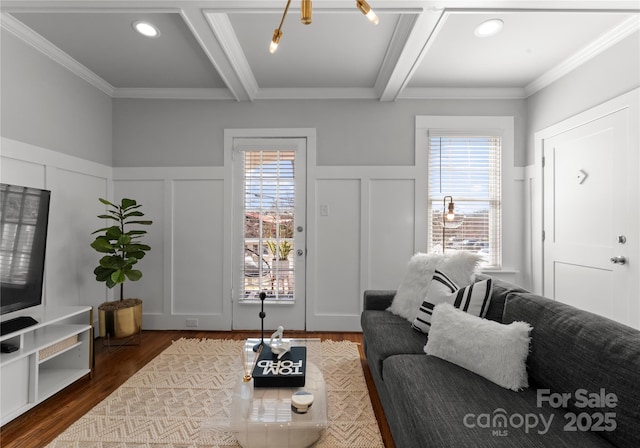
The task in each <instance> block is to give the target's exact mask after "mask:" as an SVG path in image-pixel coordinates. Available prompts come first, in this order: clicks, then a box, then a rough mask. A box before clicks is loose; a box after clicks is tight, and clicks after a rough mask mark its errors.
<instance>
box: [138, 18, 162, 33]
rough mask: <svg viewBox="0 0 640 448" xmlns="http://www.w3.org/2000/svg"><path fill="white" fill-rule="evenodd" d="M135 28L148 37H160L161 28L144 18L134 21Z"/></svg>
mask: <svg viewBox="0 0 640 448" xmlns="http://www.w3.org/2000/svg"><path fill="white" fill-rule="evenodd" d="M133 29H134V30H136V31H137V32H138V33H140V34H142V35H143V36H146V37H158V36H160V30H158V28H156V27H155V25H153V24H152V23H149V22H145V21H143V20H140V21H137V22H133Z"/></svg>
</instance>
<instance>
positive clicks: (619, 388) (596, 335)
mask: <svg viewBox="0 0 640 448" xmlns="http://www.w3.org/2000/svg"><path fill="white" fill-rule="evenodd" d="M484 278H487V277H486V276H483V275H478V276H477V278H476V280H481V279H484ZM394 293H395V291H366V292H365V294H364V311H363V313H362V317H361V322H362V329H363V334H364V351H365V355H366V358H367V362H368V364H369V367H370V370H371V373H372V375H373V378H374V381H375V384H376V388H377V391H378V393H379V395H380V398H381V401H382V405H383V408H384V412H385V416H386V418H387V420H388V422H389V426H390V428H391V432H392V435H393V439H394V441H395V445H396V447H398V448H411V447H416V448H424V447H428V448H439V447H551V448H556V447H572V448H573V447H580V448H588V447H596V446H597V447H611V446H617V447H628V448H631V447H634V448H636V447H640V331H637V330H635V329H632V328H630V327H628V326H625V325H622V324H619V323H616V322H613V321H611V320H609V319H606V318H603V317H600V316H597V315H594V314H591V313H588V312H585V311H582V310H578V309H576V308H574V307H571V306H569V305H565V304H562V303H559V302H556V301H553V300H549V299H547V298H544V297H540V296H537V295H534V294H530V293H528V292H527V291H525V290H523V289H521V288H519V287H517V286H515V285H512V284H509V283H506V282H503V281H500V280H498V279H495V278H494V279H493V290H492V296H491V302H490V305H489V309H488V312H487V315H486V318H488V319H491V320H494V321H497V322H501V323H504V324H509V323H511V322H514V321H524V322H528V323H529V324H530V325H531V326H532V327H533V330H532V331H531V334H530V336H531V342H530V352H529V356H528V358H527V373H528V377H529V387H528V388H526V389H523V390H521V391H519V392H514V391H512V390H508V389H505V388H503V387H500V386H498V385H496V384H494V383H493V382H491V381H488V380H486V379H485V378H483V377H481V376H479V375H477V374H475V373H473V372H470V371H468V370H465V369H464V368H462V367H459V366H458V365H455V364H452V363H450V362H448V361H445V360H443V359H440V358H437V357H434V356H428V355H426V354H425V352H424V350H423V349H424V346H425V343H426V340H427V336H426V335H424V334H422V333H419V332H417V331H415V330H414V329H412V328H411V324H410V323H409V322H408V321H407V320H406V319H404V318H402V317H399V316H396V315H394V314H392V313H390V312H389V311H386V309H387V308H388V307H389V305H390V304H391V301H392V299H393V297H394Z"/></svg>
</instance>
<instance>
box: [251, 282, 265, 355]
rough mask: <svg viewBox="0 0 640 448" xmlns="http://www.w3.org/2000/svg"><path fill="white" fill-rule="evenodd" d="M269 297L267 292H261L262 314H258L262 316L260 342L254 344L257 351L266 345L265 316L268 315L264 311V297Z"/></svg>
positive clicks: (254, 349)
mask: <svg viewBox="0 0 640 448" xmlns="http://www.w3.org/2000/svg"><path fill="white" fill-rule="evenodd" d="M266 298H267V294H265V292H264V291H263V292H261V293H260V314H258V316H260V342H258V343H257V344H256V345H254V346H253V351H254V352H257V351H258V349H259V348H260V347H262V346H264V345H265V344H264V318H265V316H266V315H267V314H266V313H265V312H264V299H266Z"/></svg>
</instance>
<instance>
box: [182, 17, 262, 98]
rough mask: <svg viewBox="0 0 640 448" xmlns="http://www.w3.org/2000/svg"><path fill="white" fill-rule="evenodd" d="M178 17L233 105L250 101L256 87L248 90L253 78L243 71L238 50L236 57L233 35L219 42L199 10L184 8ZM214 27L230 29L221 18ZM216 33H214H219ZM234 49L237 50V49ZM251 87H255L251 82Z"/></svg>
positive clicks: (242, 55)
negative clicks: (232, 101) (197, 44)
mask: <svg viewBox="0 0 640 448" xmlns="http://www.w3.org/2000/svg"><path fill="white" fill-rule="evenodd" d="M181 14H182V17H183V19H184V21H185V23H186V24H187V26H188V27H189V29H190V30H191V32H192V33H193V36H194V37H195V38H196V40H197V41H198V43H199V44H200V46H201V47H202V50H203V51H204V52H205V54H206V55H207V57H208V58H209V60H210V61H211V63H212V64H213V66H214V67H215V69H216V70H217V71H218V74H219V75H220V77H221V78H222V80H223V81H224V83H225V84H226V86H227V88H228V89H229V91H230V92H231V94H232V95H233V97H234V98H235V99H236V100H237V101H252V100H253V98H254V97H255V93H256V90H257V87H256V88H255V89H254V87H253V86H252V82H251V78H252V77H253V74H252V73H250V72H251V71H250V70H249V73H247V72H246V71H243V67H242V59H243V58H244V53H242V51H241V50H240V54H238V52H237V50H236V49H235V46H234V43H233V40H234V39H235V40H236V43H237V38H236V37H235V34H234V33H233V31H231V33H230V36H227V38H225V39H219V38H218V36H217V35H216V33H214V31H213V30H212V28H211V26H209V21H208V20H207V17H205V13H204V12H203V11H202V10H201V9H200V8H193V7H189V8H184V9H182V11H181ZM214 15H215V14H214ZM216 24H217V25H218V26H219V27H220V29H222V28H224V27H226V26H228V27H229V28H231V25H230V24H226V23H225V20H224V19H221V18H217V20H216ZM220 29H219V30H218V32H221V31H220ZM237 45H238V48H239V46H240V45H239V44H237ZM245 62H246V58H245ZM247 66H248V63H247ZM253 83H255V78H254V79H253Z"/></svg>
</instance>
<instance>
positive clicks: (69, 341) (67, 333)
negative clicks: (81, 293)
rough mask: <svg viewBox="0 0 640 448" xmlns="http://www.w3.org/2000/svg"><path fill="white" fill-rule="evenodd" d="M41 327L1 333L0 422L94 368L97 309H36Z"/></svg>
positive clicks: (84, 307)
mask: <svg viewBox="0 0 640 448" xmlns="http://www.w3.org/2000/svg"><path fill="white" fill-rule="evenodd" d="M33 317H34V318H35V319H36V320H37V321H38V323H37V324H36V325H33V326H30V327H27V328H24V329H22V330H18V331H15V332H13V333H9V334H6V335H3V336H1V337H0V342H2V343H3V344H9V345H11V346H13V347H15V348H17V349H16V350H15V351H13V352H11V353H0V383H1V389H0V393H1V394H0V425H4V424H5V423H7V422H9V421H11V420H13V419H14V418H16V417H18V416H19V415H21V414H23V413H24V412H26V411H28V410H29V409H31V408H32V407H34V406H36V405H37V404H38V403H40V402H42V401H44V400H46V399H47V398H49V397H51V396H52V395H53V394H55V393H56V392H58V391H60V390H62V389H64V388H65V387H67V386H68V385H70V384H71V383H73V382H75V381H77V380H79V379H80V378H82V377H84V376H85V375H88V374H90V373H91V371H92V367H93V326H92V322H93V308H92V307H90V306H67V307H56V308H55V309H47V308H46V307H45V308H43V309H42V310H41V311H39V312H38V313H37V314H36V313H34V314H33Z"/></svg>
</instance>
